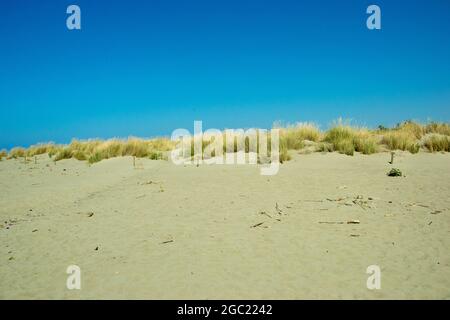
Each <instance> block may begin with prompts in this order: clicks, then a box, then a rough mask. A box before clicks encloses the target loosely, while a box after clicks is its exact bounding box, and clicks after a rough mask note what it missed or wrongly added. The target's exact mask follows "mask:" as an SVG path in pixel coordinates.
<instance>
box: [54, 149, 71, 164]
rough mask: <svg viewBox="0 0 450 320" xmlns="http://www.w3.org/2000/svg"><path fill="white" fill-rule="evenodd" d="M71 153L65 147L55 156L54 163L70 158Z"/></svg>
mask: <svg viewBox="0 0 450 320" xmlns="http://www.w3.org/2000/svg"><path fill="white" fill-rule="evenodd" d="M72 155H73V151H72V150H71V148H70V147H66V148H63V149H61V150H60V151H58V153H57V154H56V156H55V159H54V160H55V161H59V160H63V159H70V158H72Z"/></svg>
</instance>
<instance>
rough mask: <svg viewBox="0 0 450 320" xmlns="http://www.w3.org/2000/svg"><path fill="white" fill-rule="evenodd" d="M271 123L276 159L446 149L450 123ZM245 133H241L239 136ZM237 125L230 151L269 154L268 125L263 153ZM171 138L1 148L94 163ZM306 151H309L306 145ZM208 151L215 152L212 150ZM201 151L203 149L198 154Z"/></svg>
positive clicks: (159, 148) (209, 139)
mask: <svg viewBox="0 0 450 320" xmlns="http://www.w3.org/2000/svg"><path fill="white" fill-rule="evenodd" d="M274 128H277V129H279V133H280V144H279V148H280V161H281V162H284V161H287V160H289V159H291V154H290V152H289V151H290V150H301V149H303V148H305V147H306V146H308V147H311V146H312V148H313V149H312V151H319V152H334V151H335V152H339V153H342V154H346V155H354V153H355V152H360V153H362V154H372V153H376V152H380V151H383V150H403V151H409V152H411V153H417V152H419V150H421V149H422V150H423V151H429V152H437V151H440V152H450V125H449V124H447V123H438V122H430V123H428V124H420V123H417V122H414V121H405V122H402V123H399V124H397V125H396V126H395V127H393V128H386V127H384V126H379V127H378V128H377V129H374V130H369V129H367V128H361V127H357V126H352V125H350V123H349V122H345V121H343V120H341V119H338V120H337V121H335V122H334V123H333V124H332V126H331V127H330V128H329V129H328V130H327V131H321V130H320V129H319V127H318V126H316V125H315V124H313V123H308V122H305V123H297V124H295V125H284V126H283V125H281V124H280V123H275V124H274ZM243 134H244V136H242V135H243ZM246 134H247V133H243V132H242V131H241V132H239V131H235V132H234V133H233V135H232V139H233V142H232V143H231V144H230V146H231V150H232V152H237V151H238V150H239V151H243V150H244V151H245V152H246V153H249V152H256V153H257V154H258V156H259V158H261V159H262V158H270V154H271V141H270V139H271V135H270V131H267V133H266V136H265V137H264V138H266V139H267V149H268V151H267V155H262V154H260V150H259V141H260V139H262V138H263V137H262V136H260V134H261V133H260V132H259V131H258V132H257V134H256V137H257V138H256V139H257V140H256V143H251V142H250V137H249V136H248V135H246ZM226 139H227V138H226V136H225V134H224V135H223V152H224V153H225V152H227V151H230V150H227V142H226ZM214 141H215V138H214V137H213V136H207V135H204V136H203V138H202V150H203V151H205V148H206V147H208V146H209V145H210V144H211V143H213V142H214ZM193 142H194V138H192V139H191V157H192V156H194V143H193ZM175 146H176V142H174V141H171V140H169V139H167V138H155V139H141V138H136V137H129V138H128V139H108V140H100V139H90V140H76V139H74V140H72V141H71V142H70V144H68V145H56V144H54V143H41V144H36V145H33V146H30V147H29V148H27V149H25V148H22V147H16V148H13V149H11V150H10V152H9V153H7V152H6V151H5V150H3V151H1V152H0V160H1V159H2V158H5V157H6V158H8V159H11V158H14V159H15V158H20V157H32V156H36V155H41V154H48V155H49V157H51V158H53V160H55V161H59V160H63V159H71V158H74V159H77V160H80V161H88V162H89V163H91V164H92V163H96V162H99V161H101V160H104V159H109V158H113V157H120V156H134V157H138V158H149V159H153V160H160V159H167V154H168V152H169V151H171V150H173V148H174V147H175ZM308 152H309V151H308ZM210 156H215V151H214V150H213V151H212V153H211V155H210ZM202 157H203V155H202Z"/></svg>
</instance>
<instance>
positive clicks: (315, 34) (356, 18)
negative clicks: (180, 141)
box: [0, 0, 450, 148]
mask: <svg viewBox="0 0 450 320" xmlns="http://www.w3.org/2000/svg"><path fill="white" fill-rule="evenodd" d="M70 4H77V5H79V6H80V8H81V19H82V22H81V24H82V29H81V30H74V31H70V30H68V29H67V28H66V18H67V16H68V15H67V14H66V8H67V6H68V5H70ZM370 4H377V5H379V6H380V7H381V11H382V29H381V30H374V31H371V30H368V29H367V28H366V18H367V16H368V15H367V14H366V8H367V6H368V5H370ZM0 41H1V47H0V119H1V125H0V148H11V147H12V146H16V145H23V146H27V145H30V144H34V143H37V142H44V141H55V142H57V143H67V142H70V140H71V139H72V138H81V139H86V138H94V137H102V138H110V137H127V136H129V135H135V136H141V137H151V136H158V135H170V134H171V132H172V131H173V130H174V129H176V128H187V129H189V130H190V131H192V130H193V121H194V120H203V126H204V129H206V128H219V129H223V128H241V127H242V128H248V127H266V128H268V127H270V126H271V124H272V123H273V121H275V120H282V121H285V122H296V121H306V120H308V121H314V122H316V123H318V124H320V125H321V127H322V128H326V127H327V125H328V124H329V123H330V122H331V121H332V120H333V119H336V118H338V117H343V118H349V119H353V120H354V122H355V123H356V124H359V125H366V126H369V127H372V126H377V125H378V124H383V125H385V126H389V125H394V124H396V123H397V122H399V121H401V120H406V119H416V120H421V121H426V120H428V119H432V120H436V121H447V122H448V121H449V120H450V111H449V110H450V1H447V0H429V1H425V0H417V1H400V0H389V1H381V0H377V1H364V0H359V1H357V0H346V1H337V0H336V1H331V0H328V1H325V0H305V1H300V0H297V1H284V0H281V1H280V0H277V1H275V0H271V1H264V0H240V1H237V0H214V1H211V0H190V1H181V0H180V1H174V0H158V1H156V0H149V1H144V0H142V1H138V0H127V1H125V0H118V1H106V0H104V1H101V0H96V1H92V0H90V1H86V0H72V1H51V0H39V1H37V0H28V1H26V0H7V1H1V2H0Z"/></svg>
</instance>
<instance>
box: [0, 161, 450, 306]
mask: <svg viewBox="0 0 450 320" xmlns="http://www.w3.org/2000/svg"><path fill="white" fill-rule="evenodd" d="M389 159H390V155H389V154H388V153H379V154H374V155H370V156H367V155H359V154H356V155H355V156H354V157H349V156H345V155H341V154H337V153H327V154H321V153H313V154H309V155H294V157H293V159H292V161H289V162H287V163H284V164H283V165H282V166H281V168H280V171H279V173H278V174H277V175H276V176H271V177H267V176H261V175H260V174H259V169H258V167H257V166H250V165H247V166H231V165H211V166H206V165H202V166H199V167H196V166H175V165H173V164H172V163H171V162H170V161H152V160H144V159H140V160H138V169H135V168H133V165H132V158H131V157H122V158H114V159H110V160H105V161H102V162H100V163H97V164H95V165H92V166H88V165H87V164H86V162H81V161H77V160H74V159H70V160H62V161H59V162H57V163H56V164H55V163H54V162H52V161H51V160H50V159H49V158H48V156H47V155H41V156H38V157H37V163H36V164H35V163H34V162H30V163H27V164H25V163H24V161H23V159H16V160H15V159H11V160H3V161H1V162H0V195H1V196H0V218H1V223H2V224H1V225H0V240H1V244H0V259H1V260H2V262H1V263H0V298H2V299H6V298H11V299H30V298H38V299H46V298H49V299H60V298H64V299H66V298H69V299H94V298H100V299H106V298H118V299H125V298H137V299H160V298H161V299H241V298H242V299H304V298H308V299H328V298H337V299H404V298H408V299H409V298H411V299H416V298H425V299H434V298H436V299H449V298H450V291H449V290H448V288H449V287H450V251H449V250H448V248H449V246H450V199H449V190H450V155H449V154H448V153H447V154H441V153H436V154H429V153H419V154H414V155H412V154H409V153H399V154H398V155H397V157H396V159H395V163H394V167H396V168H400V169H401V170H402V172H403V173H404V174H405V175H406V177H388V176H387V175H386V172H387V171H388V170H389V169H390V168H391V167H392V166H391V165H390V164H388V160H389ZM351 220H359V222H360V223H359V224H347V221H351ZM72 264H74V265H78V266H79V267H80V268H81V276H82V288H81V290H68V289H67V288H66V279H67V276H68V275H67V274H66V268H67V266H68V265H72ZM369 265H379V266H380V267H381V271H382V287H381V289H380V290H368V289H367V288H366V280H367V277H368V275H367V274H366V268H367V266H369Z"/></svg>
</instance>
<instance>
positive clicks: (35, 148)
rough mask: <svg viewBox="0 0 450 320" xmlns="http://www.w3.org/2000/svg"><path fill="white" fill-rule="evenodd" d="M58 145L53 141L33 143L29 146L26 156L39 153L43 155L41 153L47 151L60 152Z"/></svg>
mask: <svg viewBox="0 0 450 320" xmlns="http://www.w3.org/2000/svg"><path fill="white" fill-rule="evenodd" d="M57 149H58V147H57V146H56V145H55V144H54V143H52V142H49V143H39V144H36V145H32V146H30V147H29V148H27V150H26V156H27V157H34V156H37V155H41V154H45V153H48V154H50V153H53V152H54V153H57V152H58V150H57Z"/></svg>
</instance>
